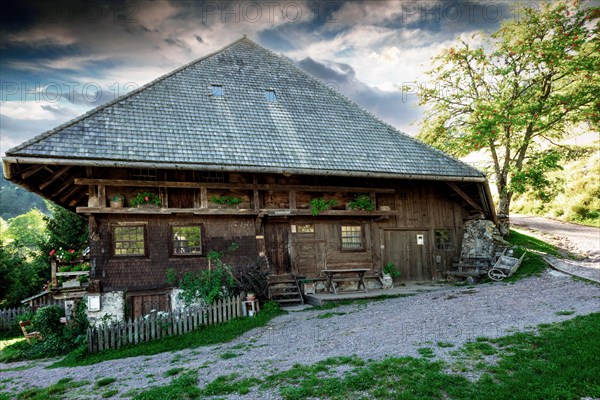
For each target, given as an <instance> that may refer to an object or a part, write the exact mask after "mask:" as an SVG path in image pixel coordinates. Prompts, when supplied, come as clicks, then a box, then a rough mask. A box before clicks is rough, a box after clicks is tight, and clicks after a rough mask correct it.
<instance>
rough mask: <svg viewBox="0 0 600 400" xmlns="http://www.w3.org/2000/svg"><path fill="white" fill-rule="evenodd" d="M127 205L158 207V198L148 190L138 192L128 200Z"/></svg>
mask: <svg viewBox="0 0 600 400" xmlns="http://www.w3.org/2000/svg"><path fill="white" fill-rule="evenodd" d="M129 205H130V206H132V207H138V208H141V207H160V198H159V197H158V196H157V195H156V194H154V193H150V192H143V193H138V194H136V195H135V197H134V198H133V199H131V200H129Z"/></svg>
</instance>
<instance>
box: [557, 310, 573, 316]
mask: <svg viewBox="0 0 600 400" xmlns="http://www.w3.org/2000/svg"><path fill="white" fill-rule="evenodd" d="M573 314H575V311H573V310H561V311H557V312H555V313H554V315H559V316H560V315H573Z"/></svg>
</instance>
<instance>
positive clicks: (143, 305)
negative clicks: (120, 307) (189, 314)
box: [129, 294, 170, 319]
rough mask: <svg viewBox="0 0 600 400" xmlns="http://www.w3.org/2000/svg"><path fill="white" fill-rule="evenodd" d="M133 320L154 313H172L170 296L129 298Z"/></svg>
mask: <svg viewBox="0 0 600 400" xmlns="http://www.w3.org/2000/svg"><path fill="white" fill-rule="evenodd" d="M129 304H130V306H131V318H133V319H135V318H140V317H143V316H144V315H148V314H150V313H151V312H152V311H153V310H154V311H165V312H169V311H170V306H169V296H167V295H166V294H143V295H133V296H130V297H129Z"/></svg>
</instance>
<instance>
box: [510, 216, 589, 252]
mask: <svg viewBox="0 0 600 400" xmlns="http://www.w3.org/2000/svg"><path fill="white" fill-rule="evenodd" d="M510 223H511V224H512V225H515V226H517V227H523V228H526V229H529V230H532V231H534V232H535V233H537V235H540V236H542V237H543V238H545V239H549V240H550V241H551V242H554V243H555V244H557V245H558V246H559V247H562V248H564V249H565V250H568V251H570V252H571V253H574V254H576V255H578V256H579V257H581V258H582V259H583V261H588V262H592V263H594V262H595V263H600V228H594V227H591V226H583V225H576V224H570V223H568V222H561V221H556V220H553V219H549V218H542V217H530V216H526V215H520V214H511V216H510Z"/></svg>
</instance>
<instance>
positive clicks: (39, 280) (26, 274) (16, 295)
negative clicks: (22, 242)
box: [0, 246, 50, 307]
mask: <svg viewBox="0 0 600 400" xmlns="http://www.w3.org/2000/svg"><path fill="white" fill-rule="evenodd" d="M30 254H31V253H30ZM49 278H50V268H49V266H48V263H47V262H46V261H45V260H43V259H41V258H40V257H35V256H32V255H30V256H29V257H26V256H23V255H22V254H21V252H19V251H18V250H17V249H15V248H14V247H12V246H0V307H17V306H20V305H21V300H22V299H24V298H27V297H28V296H31V295H32V294H35V293H38V292H39V291H40V290H41V289H42V286H43V285H44V283H45V282H46V281H47V280H48V279H49Z"/></svg>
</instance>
